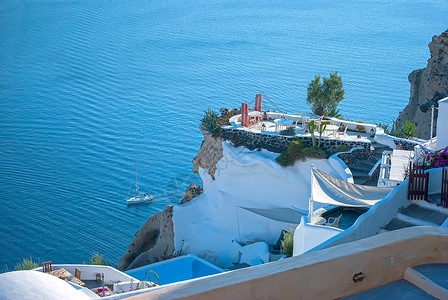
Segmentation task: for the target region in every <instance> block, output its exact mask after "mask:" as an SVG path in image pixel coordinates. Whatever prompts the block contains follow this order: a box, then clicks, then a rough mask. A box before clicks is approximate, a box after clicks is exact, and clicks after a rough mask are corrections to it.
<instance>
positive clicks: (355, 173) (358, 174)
mask: <svg viewBox="0 0 448 300" xmlns="http://www.w3.org/2000/svg"><path fill="white" fill-rule="evenodd" d="M350 170H351V168H350ZM351 171H352V175H353V177H363V178H366V179H368V178H369V171H359V170H351Z"/></svg>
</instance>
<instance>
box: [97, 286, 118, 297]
mask: <svg viewBox="0 0 448 300" xmlns="http://www.w3.org/2000/svg"><path fill="white" fill-rule="evenodd" d="M92 292H94V293H95V294H97V295H98V296H100V297H106V296H111V295H113V293H112V291H111V290H110V289H109V288H108V287H107V286H105V287H104V289H103V288H102V287H98V288H94V289H92Z"/></svg>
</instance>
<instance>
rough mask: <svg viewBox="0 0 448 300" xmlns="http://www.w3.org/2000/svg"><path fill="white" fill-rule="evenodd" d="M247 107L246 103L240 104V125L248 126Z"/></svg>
mask: <svg viewBox="0 0 448 300" xmlns="http://www.w3.org/2000/svg"><path fill="white" fill-rule="evenodd" d="M248 113H249V109H248V107H247V103H242V104H241V126H243V127H247V126H249V117H248Z"/></svg>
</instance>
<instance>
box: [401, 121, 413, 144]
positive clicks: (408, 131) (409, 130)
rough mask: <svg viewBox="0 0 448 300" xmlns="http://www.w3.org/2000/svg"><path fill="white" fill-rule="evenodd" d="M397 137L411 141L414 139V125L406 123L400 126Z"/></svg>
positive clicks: (409, 122)
mask: <svg viewBox="0 0 448 300" xmlns="http://www.w3.org/2000/svg"><path fill="white" fill-rule="evenodd" d="M399 137H402V138H405V139H409V140H412V138H413V137H415V125H414V124H413V123H412V122H411V121H406V123H404V124H403V125H402V126H401V129H400V134H399Z"/></svg>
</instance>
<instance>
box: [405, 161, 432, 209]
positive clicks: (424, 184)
mask: <svg viewBox="0 0 448 300" xmlns="http://www.w3.org/2000/svg"><path fill="white" fill-rule="evenodd" d="M428 184H429V174H428V173H425V170H423V169H421V168H418V167H417V166H415V165H414V164H413V163H412V162H411V163H409V185H408V199H409V200H425V201H428Z"/></svg>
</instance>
